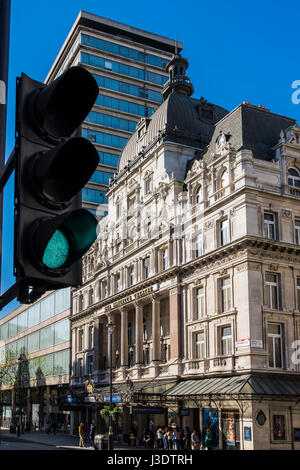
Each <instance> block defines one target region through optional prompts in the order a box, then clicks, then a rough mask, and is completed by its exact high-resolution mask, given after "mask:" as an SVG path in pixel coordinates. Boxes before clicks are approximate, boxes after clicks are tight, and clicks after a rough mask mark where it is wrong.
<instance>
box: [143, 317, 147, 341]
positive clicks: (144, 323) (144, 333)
mask: <svg viewBox="0 0 300 470" xmlns="http://www.w3.org/2000/svg"><path fill="white" fill-rule="evenodd" d="M147 340H148V332H147V323H146V320H145V318H144V319H143V341H147Z"/></svg>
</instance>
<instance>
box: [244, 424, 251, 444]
mask: <svg viewBox="0 0 300 470" xmlns="http://www.w3.org/2000/svg"><path fill="white" fill-rule="evenodd" d="M244 439H245V441H251V428H250V427H249V426H245V427H244Z"/></svg>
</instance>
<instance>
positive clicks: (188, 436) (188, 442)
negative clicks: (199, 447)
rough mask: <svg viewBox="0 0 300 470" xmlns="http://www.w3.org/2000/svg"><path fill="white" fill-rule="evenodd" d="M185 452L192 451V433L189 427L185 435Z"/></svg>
mask: <svg viewBox="0 0 300 470" xmlns="http://www.w3.org/2000/svg"><path fill="white" fill-rule="evenodd" d="M183 439H184V450H191V431H190V429H189V427H188V426H186V428H185V433H184V438H183Z"/></svg>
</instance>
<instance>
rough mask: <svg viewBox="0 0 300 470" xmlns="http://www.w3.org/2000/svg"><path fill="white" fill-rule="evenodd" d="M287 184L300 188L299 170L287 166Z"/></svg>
mask: <svg viewBox="0 0 300 470" xmlns="http://www.w3.org/2000/svg"><path fill="white" fill-rule="evenodd" d="M288 184H289V185H290V186H295V187H296V188H300V176H299V172H298V171H297V170H295V169H294V168H289V170H288Z"/></svg>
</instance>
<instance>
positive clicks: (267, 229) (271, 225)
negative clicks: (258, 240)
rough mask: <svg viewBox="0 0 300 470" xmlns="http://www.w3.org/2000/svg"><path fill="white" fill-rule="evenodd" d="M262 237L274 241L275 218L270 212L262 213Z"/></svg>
mask: <svg viewBox="0 0 300 470" xmlns="http://www.w3.org/2000/svg"><path fill="white" fill-rule="evenodd" d="M264 236H265V238H269V239H270V240H276V218H275V214H272V213H271V212H265V213H264Z"/></svg>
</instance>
